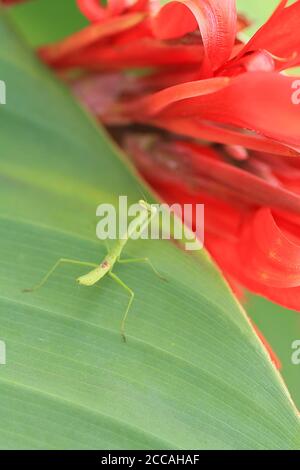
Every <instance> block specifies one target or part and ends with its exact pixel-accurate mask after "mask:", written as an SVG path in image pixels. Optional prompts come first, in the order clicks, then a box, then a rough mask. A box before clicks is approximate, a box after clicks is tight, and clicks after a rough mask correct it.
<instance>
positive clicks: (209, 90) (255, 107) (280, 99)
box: [128, 72, 300, 147]
mask: <svg viewBox="0 0 300 470" xmlns="http://www.w3.org/2000/svg"><path fill="white" fill-rule="evenodd" d="M219 78H220V77H219ZM215 80H218V78H215V79H211V80H202V81H198V82H191V83H186V84H181V85H176V86H174V87H170V88H168V89H166V90H163V91H161V92H158V93H155V94H153V95H150V96H147V97H146V98H144V99H143V100H139V101H138V102H137V104H136V114H137V115H139V116H143V115H144V116H145V117H146V116H147V115H148V116H149V117H154V116H155V115H158V114H159V115H160V116H161V117H162V118H164V119H165V118H175V117H177V118H178V117H184V118H186V117H197V118H199V117H201V119H206V120H210V121H216V122H222V123H225V124H231V125H233V126H237V127H241V128H246V129H249V130H253V131H256V132H258V133H260V134H263V135H265V136H266V137H269V138H271V139H274V140H277V141H279V142H282V143H286V144H287V145H290V146H296V147H300V133H299V120H300V106H297V105H295V104H293V102H292V93H293V89H292V84H293V83H294V80H295V77H288V76H284V75H281V74H278V73H276V72H252V73H245V74H242V75H239V76H238V77H235V78H232V79H230V81H227V82H226V81H224V82H220V81H215ZM228 80H229V79H228ZM228 83H229V86H226V84H228ZM214 87H215V90H218V88H219V90H218V91H215V90H214ZM214 91H215V93H214ZM131 109H134V107H133V106H132V108H131ZM128 110H130V107H128Z"/></svg>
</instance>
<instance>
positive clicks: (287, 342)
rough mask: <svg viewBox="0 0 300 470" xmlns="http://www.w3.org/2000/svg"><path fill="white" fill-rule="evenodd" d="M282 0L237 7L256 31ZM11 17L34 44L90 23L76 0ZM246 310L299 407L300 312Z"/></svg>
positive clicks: (249, 1) (43, 2) (35, 2)
mask: <svg viewBox="0 0 300 470" xmlns="http://www.w3.org/2000/svg"><path fill="white" fill-rule="evenodd" d="M278 3H279V0H237V4H238V8H239V10H240V11H241V12H243V13H246V14H247V16H248V18H250V19H251V20H252V25H251V27H250V28H249V34H251V33H253V32H254V31H255V30H256V29H257V28H258V27H259V26H260V25H261V24H262V23H263V22H264V21H265V20H266V19H267V18H268V16H269V15H270V14H271V12H272V11H273V9H274V8H275V7H276V5H277V4H278ZM11 16H12V17H13V19H14V21H15V22H16V23H17V25H18V27H19V29H20V30H21V31H22V33H23V34H24V35H25V36H26V39H27V40H28V41H29V43H30V44H31V45H32V46H37V45H40V44H43V43H45V42H50V41H54V40H57V39H60V38H63V37H64V36H65V35H66V34H69V33H71V32H73V31H76V30H77V29H79V28H80V27H82V26H84V25H85V24H87V22H86V21H85V19H84V18H83V17H82V16H81V14H80V13H79V11H78V10H77V8H76V5H75V0H32V1H31V2H30V3H28V4H26V3H25V4H23V5H19V6H17V7H15V8H14V9H13V10H12V11H11ZM245 307H246V310H247V311H248V313H249V314H250V316H251V317H252V319H253V320H254V322H255V323H256V324H257V326H258V327H259V328H260V330H261V331H262V332H263V334H264V335H265V337H266V338H267V340H268V341H269V342H270V344H271V345H272V347H273V349H274V351H275V352H276V353H277V355H278V356H279V358H280V360H281V361H282V364H283V368H282V374H283V377H284V379H285V381H286V383H287V385H288V388H289V390H290V392H291V394H292V396H293V398H294V400H295V402H296V405H297V406H298V408H299V409H300V365H299V366H295V365H293V364H292V362H291V355H292V348H291V344H292V342H293V341H294V340H295V339H300V314H299V313H297V312H293V311H289V310H285V309H283V308H281V307H280V306H278V305H275V304H273V303H271V302H268V301H267V300H265V299H262V298H260V297H258V296H253V295H249V296H248V300H247V303H246V305H245Z"/></svg>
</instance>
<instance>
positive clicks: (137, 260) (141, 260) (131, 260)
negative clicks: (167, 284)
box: [118, 258, 167, 281]
mask: <svg viewBox="0 0 300 470" xmlns="http://www.w3.org/2000/svg"><path fill="white" fill-rule="evenodd" d="M118 263H121V264H126V263H146V264H148V266H150V268H151V269H152V271H153V272H154V274H156V276H158V277H159V278H160V279H162V280H163V281H166V280H167V279H166V278H165V277H164V276H162V275H161V274H160V273H159V272H158V271H157V269H156V267H155V266H154V265H153V264H152V262H151V261H150V259H149V258H125V259H120V258H119V259H118Z"/></svg>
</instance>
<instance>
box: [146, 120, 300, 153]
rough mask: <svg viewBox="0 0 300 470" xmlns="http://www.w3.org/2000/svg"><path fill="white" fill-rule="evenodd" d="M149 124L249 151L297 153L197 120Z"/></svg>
mask: <svg viewBox="0 0 300 470" xmlns="http://www.w3.org/2000/svg"><path fill="white" fill-rule="evenodd" d="M151 123H152V124H153V125H156V126H158V127H162V128H163V129H168V130H169V131H172V132H175V133H177V134H179V135H186V136H189V137H194V138H196V139H204V140H208V141H211V142H218V143H220V144H227V145H241V146H243V147H246V148H248V149H251V150H258V151H261V152H268V153H273V154H277V155H285V156H289V157H291V156H296V155H299V153H300V149H299V151H296V150H294V149H292V148H289V147H286V146H284V145H282V144H280V143H279V142H275V141H273V140H271V139H268V138H266V137H264V136H262V135H257V134H250V133H247V132H244V131H243V130H242V131H240V130H238V129H236V130H235V129H230V128H228V127H221V126H218V125H214V124H212V123H205V122H201V121H200V120H199V119H189V118H186V119H180V118H179V119H157V120H152V121H151Z"/></svg>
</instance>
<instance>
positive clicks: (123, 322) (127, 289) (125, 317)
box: [109, 271, 134, 343]
mask: <svg viewBox="0 0 300 470" xmlns="http://www.w3.org/2000/svg"><path fill="white" fill-rule="evenodd" d="M109 275H110V277H111V278H112V279H113V280H114V281H116V283H117V284H119V285H120V286H121V287H123V289H125V290H126V292H128V294H129V295H130V299H129V302H128V305H127V308H126V311H125V313H124V316H123V319H122V322H121V336H122V338H123V340H124V342H125V343H126V336H125V323H126V319H127V316H128V312H129V310H130V307H131V304H132V302H133V299H134V292H133V290H131V289H130V287H128V286H127V285H126V284H125V283H124V282H123V281H122V280H121V279H120V278H119V277H118V276H116V275H115V274H114V273H112V272H111V271H110V272H109Z"/></svg>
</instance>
